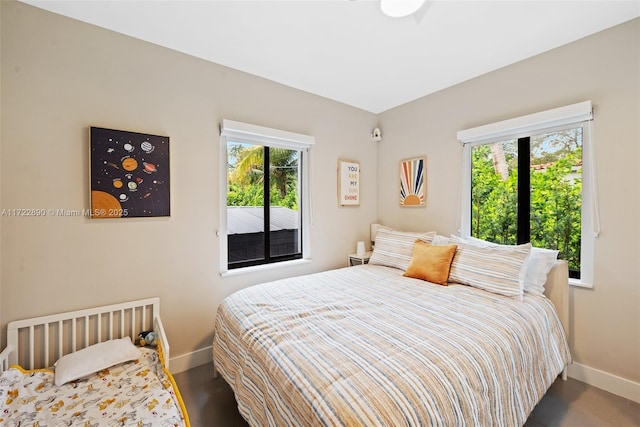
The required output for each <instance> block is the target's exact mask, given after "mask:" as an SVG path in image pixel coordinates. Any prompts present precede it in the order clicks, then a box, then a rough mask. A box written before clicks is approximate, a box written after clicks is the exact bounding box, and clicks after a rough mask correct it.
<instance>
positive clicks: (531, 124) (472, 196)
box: [458, 102, 597, 283]
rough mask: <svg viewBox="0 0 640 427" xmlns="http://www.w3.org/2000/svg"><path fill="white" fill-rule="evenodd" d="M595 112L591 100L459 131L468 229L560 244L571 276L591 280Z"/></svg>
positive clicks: (491, 236)
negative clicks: (593, 119)
mask: <svg viewBox="0 0 640 427" xmlns="http://www.w3.org/2000/svg"><path fill="white" fill-rule="evenodd" d="M590 118H591V103H590V102H586V103H581V104H574V105H572V106H568V107H562V108H559V109H556V110H550V111H547V112H543V113H538V114H534V115H530V116H524V117H520V118H517V119H512V120H507V121H504V122H499V123H495V124H492V125H487V126H482V127H479V128H474V129H470V130H466V131H461V132H459V133H458V137H459V139H460V140H461V141H462V142H463V143H464V156H465V162H464V163H465V166H464V178H463V179H464V180H463V187H464V190H463V200H462V206H463V208H462V209H463V210H462V224H461V234H462V235H463V236H473V237H476V238H479V239H482V240H487V241H491V242H495V243H501V244H521V243H526V242H531V244H532V245H533V246H536V247H542V248H549V249H557V250H559V252H560V253H559V258H561V259H565V260H567V261H568V262H569V274H570V277H572V278H573V279H579V280H580V282H586V283H591V281H592V264H593V238H594V235H595V231H596V230H597V226H594V222H593V221H592V218H593V216H592V212H593V206H594V205H593V200H592V196H593V193H594V191H593V188H594V185H593V180H592V174H591V172H592V162H591V161H590V157H589V154H590V150H591V148H590V146H589V145H590V144H589V136H590V126H589V125H588V123H590V122H589V120H590ZM596 218H597V216H596Z"/></svg>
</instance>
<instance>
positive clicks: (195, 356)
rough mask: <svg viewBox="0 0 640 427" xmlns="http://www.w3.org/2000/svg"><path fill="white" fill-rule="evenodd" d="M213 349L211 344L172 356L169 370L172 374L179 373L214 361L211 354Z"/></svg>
mask: <svg viewBox="0 0 640 427" xmlns="http://www.w3.org/2000/svg"><path fill="white" fill-rule="evenodd" d="M211 350H212V347H211V346H209V347H205V348H201V349H200V350H196V351H192V352H191V353H186V354H182V355H180V356H176V357H172V358H170V359H169V371H170V372H171V373H172V374H177V373H178V372H183V371H186V370H189V369H191V368H195V367H197V366H200V365H204V364H207V363H212V362H213V356H212V354H211Z"/></svg>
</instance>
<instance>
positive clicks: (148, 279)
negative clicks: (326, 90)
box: [0, 1, 377, 356]
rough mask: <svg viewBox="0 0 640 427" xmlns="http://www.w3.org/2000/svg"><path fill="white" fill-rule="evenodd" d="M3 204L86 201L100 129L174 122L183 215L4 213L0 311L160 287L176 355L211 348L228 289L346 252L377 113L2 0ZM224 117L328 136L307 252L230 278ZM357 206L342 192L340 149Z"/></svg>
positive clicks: (358, 216)
mask: <svg viewBox="0 0 640 427" xmlns="http://www.w3.org/2000/svg"><path fill="white" fill-rule="evenodd" d="M1 8H2V35H1V41H2V57H1V58H2V69H1V72H2V105H1V108H2V111H3V115H2V131H1V138H2V147H1V148H2V152H1V156H0V158H1V168H2V169H1V171H2V174H1V175H0V178H1V183H2V188H1V191H2V199H1V205H2V208H5V209H9V208H45V209H51V208H52V209H57V208H61V209H83V208H87V207H88V203H89V201H88V193H89V190H88V183H89V177H88V173H89V167H88V159H89V150H88V144H89V140H88V137H89V127H90V126H101V127H108V128H113V129H121V130H130V131H137V132H143V133H152V134H159V135H168V136H169V137H170V138H171V140H170V144H171V147H170V150H171V151H170V152H171V217H169V218H155V219H123V220H89V219H87V218H81V217H51V216H47V217H44V218H21V217H20V218H18V217H3V218H2V223H1V224H2V245H1V250H2V253H3V255H6V256H3V258H2V263H1V265H2V275H1V278H0V279H1V282H0V284H1V292H0V296H1V303H2V305H1V319H0V320H1V323H2V328H3V329H2V331H3V332H2V334H1V335H2V340H3V342H4V339H5V329H4V327H5V326H6V323H7V322H8V321H11V320H15V319H18V318H25V317H31V316H34V315H43V314H49V313H54V312H58V311H66V310H71V309H78V308H83V307H86V306H94V305H102V304H109V303H115V302H120V301H125V300H129V299H135V298H142V297H148V296H155V295H158V296H160V297H161V299H162V315H163V320H164V323H165V327H166V329H167V334H168V335H169V338H170V340H171V343H172V356H177V355H180V354H184V353H188V352H191V351H194V350H198V349H202V348H204V347H207V346H209V345H211V339H212V330H213V321H214V314H215V308H216V306H217V305H218V303H219V302H220V301H221V300H222V298H223V297H225V296H226V295H228V294H229V293H231V292H232V291H234V290H237V289H239V288H241V287H244V286H247V285H250V284H254V283H256V282H258V281H263V280H267V279H275V278H279V277H283V276H288V275H299V274H303V273H309V272H314V271H319V270H325V269H329V268H334V267H338V266H345V265H346V256H347V254H348V253H351V252H354V251H355V242H356V241H357V240H365V239H366V238H367V237H368V235H369V223H370V222H371V221H372V220H375V217H376V208H377V203H376V170H375V169H376V148H375V145H373V143H371V141H370V132H371V129H372V128H373V127H374V125H375V123H376V120H377V117H376V116H375V115H374V114H371V113H368V112H364V111H362V110H358V109H355V108H351V107H348V106H345V105H343V104H340V103H336V102H333V101H330V100H327V99H324V98H321V97H317V96H314V95H310V94H308V93H304V92H301V91H298V90H295V89H292V88H288V87H285V86H282V85H279V84H276V83H273V82H270V81H267V80H264V79H261V78H258V77H255V76H252V75H249V74H245V73H241V72H237V71H234V70H231V69H228V68H225V67H222V66H218V65H215V64H211V63H208V62H205V61H202V60H199V59H195V58H193V57H190V56H187V55H184V54H180V53H177V52H174V51H171V50H168V49H164V48H161V47H158V46H155V45H151V44H149V43H145V42H142V41H139V40H135V39H132V38H129V37H125V36H122V35H119V34H116V33H112V32H109V31H106V30H103V29H100V28H97V27H93V26H91V25H87V24H84V23H80V22H77V21H73V20H70V19H67V18H64V17H61V16H58V15H54V14H51V13H49V12H45V11H42V10H40V9H36V8H33V7H31V6H28V5H25V4H21V3H15V2H12V1H2V2H1ZM223 118H228V119H232V120H238V121H244V122H248V123H253V124H257V125H262V126H268V127H273V128H278V129H284V130H288V131H292V132H298V133H304V134H309V135H313V136H315V137H316V145H315V147H314V148H313V150H312V156H313V157H312V173H313V175H312V191H313V229H312V230H311V234H312V242H311V244H312V254H313V260H312V262H311V263H310V264H307V265H304V266H299V267H296V268H290V269H283V268H279V269H273V270H269V272H268V273H262V274H260V275H257V274H253V275H243V276H238V277H233V278H224V279H221V278H220V277H219V275H218V271H219V267H218V256H219V251H218V240H217V238H216V235H215V231H216V229H217V228H218V209H219V202H218V199H219V188H218V182H219V167H218V164H219V161H220V159H219V152H218V124H219V123H220V122H221V120H222V119H223ZM338 158H346V159H351V160H357V161H360V162H361V167H362V175H361V178H362V193H361V200H362V202H361V206H359V207H353V208H339V207H338V205H337V160H338Z"/></svg>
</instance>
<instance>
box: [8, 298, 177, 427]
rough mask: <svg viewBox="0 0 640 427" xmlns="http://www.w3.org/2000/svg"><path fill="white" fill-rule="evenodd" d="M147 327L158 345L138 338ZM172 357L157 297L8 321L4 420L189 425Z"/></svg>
mask: <svg viewBox="0 0 640 427" xmlns="http://www.w3.org/2000/svg"><path fill="white" fill-rule="evenodd" d="M149 330H152V331H153V332H155V333H156V335H157V346H153V347H152V346H149V345H146V346H143V347H136V346H134V345H133V342H134V341H135V340H136V338H137V337H138V335H139V334H140V333H141V332H143V331H149ZM168 363H169V343H168V342H167V338H166V334H165V331H164V328H163V325H162V321H161V319H160V299H159V298H148V299H143V300H137V301H131V302H126V303H121V304H114V305H108V306H103V307H96V308H91V309H86V310H78V311H73V312H68V313H60V314H54V315H50V316H42V317H37V318H33V319H25V320H19V321H14V322H11V323H9V325H8V327H7V347H6V348H5V349H4V350H3V351H2V353H0V373H1V375H0V424H1V425H6V426H21V425H34V426H40V427H44V426H58V425H83V426H92V427H97V426H115V425H118V426H129V425H135V426H167V427H168V426H181V427H189V418H188V415H187V412H186V409H185V406H184V403H183V402H182V398H181V397H180V393H179V391H178V388H177V386H176V384H175V382H174V380H173V377H172V376H171V374H170V373H169V371H168Z"/></svg>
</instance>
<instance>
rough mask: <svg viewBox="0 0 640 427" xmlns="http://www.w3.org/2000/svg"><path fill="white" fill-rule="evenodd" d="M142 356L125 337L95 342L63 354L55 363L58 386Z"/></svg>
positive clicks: (129, 339)
mask: <svg viewBox="0 0 640 427" xmlns="http://www.w3.org/2000/svg"><path fill="white" fill-rule="evenodd" d="M138 358H140V350H139V349H138V348H137V347H136V346H134V345H133V343H132V342H131V338H129V337H125V338H120V339H115V340H109V341H105V342H101V343H98V344H94V345H92V346H89V347H86V348H83V349H82V350H78V351H76V352H73V353H69V354H67V355H64V356H62V357H61V358H60V359H58V360H57V361H56V363H54V365H53V366H54V367H55V383H56V385H57V386H61V385H63V384H66V383H68V382H69V381H74V380H77V379H80V378H83V377H86V376H87V375H91V374H94V373H96V372H99V371H101V370H103V369H107V368H109V367H110V366H113V365H117V364H119V363H124V362H128V361H130V360H135V359H138Z"/></svg>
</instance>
